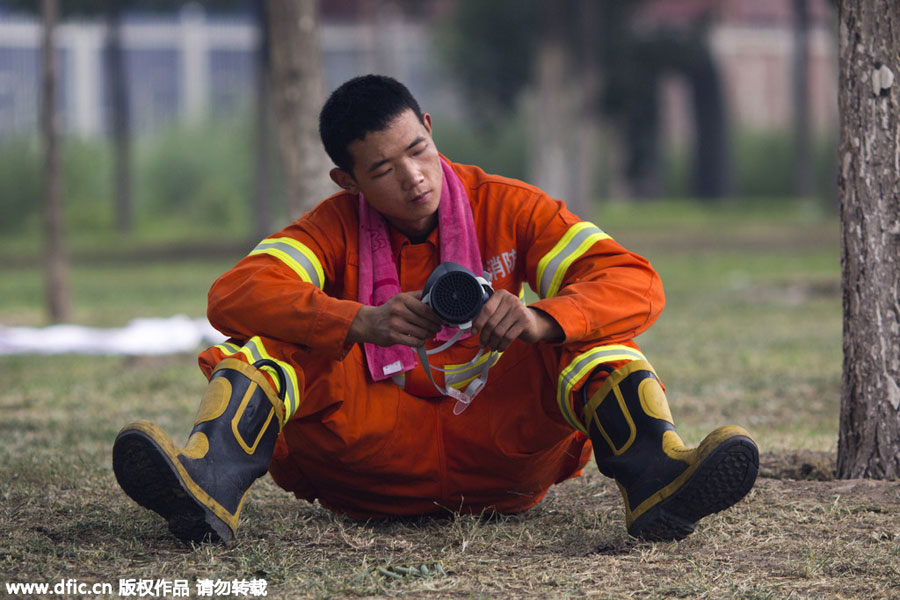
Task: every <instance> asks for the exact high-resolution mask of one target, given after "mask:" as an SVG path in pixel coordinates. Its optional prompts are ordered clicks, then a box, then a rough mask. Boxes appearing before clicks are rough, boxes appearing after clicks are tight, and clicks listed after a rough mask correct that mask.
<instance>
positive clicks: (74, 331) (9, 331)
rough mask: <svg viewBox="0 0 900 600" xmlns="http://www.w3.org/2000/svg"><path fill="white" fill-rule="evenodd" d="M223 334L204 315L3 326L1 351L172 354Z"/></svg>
mask: <svg viewBox="0 0 900 600" xmlns="http://www.w3.org/2000/svg"><path fill="white" fill-rule="evenodd" d="M223 341H225V336H223V335H222V334H221V333H219V332H218V331H216V330H215V329H213V327H212V325H210V324H209V322H208V321H207V320H206V319H205V318H200V319H191V318H189V317H186V316H184V315H175V316H174V317H171V318H168V319H163V318H159V319H157V318H152V319H134V320H133V321H131V322H130V323H129V324H128V325H126V326H125V327H120V328H115V329H97V328H94V327H83V326H81V325H52V326H50V327H4V326H3V325H0V355H3V354H130V355H152V354H174V353H178V352H196V351H197V350H200V349H202V348H205V347H208V346H213V345H215V344H221V343H222V342H223Z"/></svg>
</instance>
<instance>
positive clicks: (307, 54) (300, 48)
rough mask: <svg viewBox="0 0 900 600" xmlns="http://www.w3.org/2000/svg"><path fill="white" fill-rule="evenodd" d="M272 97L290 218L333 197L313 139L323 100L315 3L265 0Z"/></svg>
mask: <svg viewBox="0 0 900 600" xmlns="http://www.w3.org/2000/svg"><path fill="white" fill-rule="evenodd" d="M266 20H267V23H268V27H269V43H270V52H271V55H270V56H271V61H272V62H271V66H272V71H271V76H272V96H273V99H274V102H275V113H276V117H277V122H278V132H279V136H280V139H281V154H282V159H283V162H284V167H285V169H284V171H285V177H286V184H287V189H288V194H287V195H288V199H289V206H290V212H291V217H293V218H296V217H299V216H300V215H301V214H303V213H304V212H306V211H307V210H309V209H310V208H312V207H313V206H315V205H316V204H318V203H319V202H320V201H322V200H324V199H325V197H326V196H328V195H329V194H332V193H334V192H335V191H337V188H336V187H335V186H334V184H333V183H332V182H331V179H330V178H329V177H328V171H329V169H330V168H331V164H330V161H329V160H328V155H327V154H325V150H324V149H323V148H322V142H321V140H320V139H319V111H320V110H321V108H322V104H323V102H324V96H325V76H324V73H323V70H322V50H321V47H320V44H319V20H318V7H317V3H316V0H295V1H292V2H284V1H282V0H267V2H266Z"/></svg>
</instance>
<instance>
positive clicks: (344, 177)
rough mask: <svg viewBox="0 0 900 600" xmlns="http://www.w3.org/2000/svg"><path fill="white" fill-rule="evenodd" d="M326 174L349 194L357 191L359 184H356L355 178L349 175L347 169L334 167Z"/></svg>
mask: <svg viewBox="0 0 900 600" xmlns="http://www.w3.org/2000/svg"><path fill="white" fill-rule="evenodd" d="M328 175H329V176H330V177H331V180H332V181H333V182H335V183H336V184H338V185H339V186H340V187H342V188H344V189H345V190H347V191H348V192H350V193H351V194H358V193H359V186H357V185H356V180H355V179H354V178H353V175H351V174H350V173H348V172H347V171H345V170H343V169H338V168H337V167H335V168H334V169H332V170H331V171H329V172H328Z"/></svg>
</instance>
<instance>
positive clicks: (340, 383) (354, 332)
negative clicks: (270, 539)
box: [113, 75, 758, 541]
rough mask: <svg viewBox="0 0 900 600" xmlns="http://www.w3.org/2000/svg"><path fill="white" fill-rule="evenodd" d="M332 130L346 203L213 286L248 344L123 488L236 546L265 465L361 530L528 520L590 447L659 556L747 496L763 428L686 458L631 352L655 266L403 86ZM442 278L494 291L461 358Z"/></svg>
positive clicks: (368, 86)
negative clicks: (462, 147)
mask: <svg viewBox="0 0 900 600" xmlns="http://www.w3.org/2000/svg"><path fill="white" fill-rule="evenodd" d="M319 126H320V134H321V137H322V141H323V143H324V145H325V149H326V151H327V152H328V154H329V156H330V157H331V159H332V160H333V161H334V163H335V165H336V166H335V168H334V169H332V170H331V178H332V179H333V180H334V181H335V183H337V185H339V186H340V187H341V188H342V191H341V192H339V193H337V194H335V195H333V196H331V197H330V198H327V199H325V200H324V201H323V202H322V203H320V204H319V205H318V206H317V207H316V208H314V209H313V210H311V211H310V212H308V213H307V214H305V215H303V216H302V217H301V218H299V219H298V220H296V221H295V222H293V223H291V224H290V225H289V226H288V227H286V228H285V229H283V230H282V231H280V232H278V233H276V234H274V235H272V236H271V237H268V238H266V239H264V240H263V241H261V242H260V243H259V244H258V245H257V246H256V248H255V249H254V250H253V251H252V252H250V254H249V255H248V256H247V257H245V258H244V259H242V260H241V261H240V262H239V263H238V264H237V265H236V266H235V267H234V268H232V269H231V270H230V271H228V272H227V273H225V274H224V275H222V276H221V277H220V278H219V279H218V280H217V281H216V282H215V283H214V284H213V286H212V289H211V290H210V292H209V308H208V316H209V320H210V322H211V323H212V324H213V325H214V326H215V327H216V329H218V330H219V331H221V332H222V333H224V334H225V335H227V336H228V337H229V341H228V342H226V343H223V344H221V345H218V346H215V347H212V348H209V349H208V350H206V351H205V352H203V353H202V354H200V357H199V362H200V366H201V369H202V370H203V372H204V374H205V375H206V376H207V378H208V379H209V386H208V388H207V392H206V394H205V396H204V397H203V399H202V401H201V403H200V408H199V411H198V414H197V418H196V422H195V423H194V427H193V431H192V432H191V434H190V436H189V437H188V439H187V442H186V444H185V445H184V446H183V447H179V446H176V445H175V444H174V443H173V442H172V441H171V439H170V438H169V436H168V435H166V434H165V433H164V432H163V431H162V430H161V429H160V428H159V427H157V426H156V425H154V424H152V423H148V422H145V421H141V422H137V423H134V424H132V425H129V426H127V427H125V428H124V429H122V431H121V432H120V433H119V435H118V437H117V438H116V441H115V444H114V447H113V467H114V470H115V474H116V478H117V479H118V482H119V484H120V485H121V486H122V488H123V489H124V491H125V492H126V493H127V494H128V495H129V496H130V497H131V498H132V499H134V500H135V501H136V502H137V503H138V504H140V505H141V506H144V507H146V508H149V509H151V510H153V511H156V512H157V513H159V514H160V515H161V516H162V517H163V518H165V519H166V520H167V521H168V525H169V529H170V530H171V531H172V533H173V534H174V535H175V536H177V537H178V538H180V539H182V540H191V541H201V540H223V541H227V540H229V539H231V538H232V537H233V536H234V534H235V530H236V528H237V525H238V517H239V514H240V511H241V506H242V504H243V502H244V497H245V496H246V494H247V491H248V490H249V489H250V486H251V485H252V484H253V482H254V481H255V480H256V479H257V478H259V477H261V476H262V475H263V474H265V473H266V471H268V472H270V473H271V475H272V478H273V479H274V480H275V482H276V483H277V484H278V485H279V486H281V487H283V488H284V489H286V490H288V491H291V492H293V493H294V494H295V495H296V496H297V497H298V498H302V499H304V500H308V501H313V500H316V499H317V500H318V501H319V502H320V503H321V504H322V505H323V506H325V507H327V508H329V509H331V510H334V511H337V512H341V513H345V514H348V515H351V516H353V517H357V518H372V517H389V516H394V515H422V514H435V513H446V512H447V511H448V510H449V511H456V512H463V513H482V512H485V511H487V512H499V513H517V512H521V511H524V510H527V509H528V508H530V507H532V506H534V505H536V504H537V503H538V502H540V500H541V498H542V497H543V496H544V494H546V492H547V490H548V488H549V487H550V486H551V485H553V484H555V483H560V482H563V481H565V480H566V479H568V478H570V477H574V476H577V475H579V474H580V472H581V469H582V468H583V467H584V466H585V464H586V463H587V462H588V460H589V458H590V453H591V451H593V453H594V456H595V458H596V463H597V466H598V468H599V469H600V471H601V472H602V473H603V474H605V475H607V476H609V477H612V478H614V479H615V481H616V482H617V483H618V485H619V488H620V489H621V491H622V495H623V497H624V503H625V516H626V526H627V528H628V533H630V534H631V535H633V536H635V537H638V538H642V539H649V540H663V539H678V538H682V537H684V536H686V535H687V534H689V533H691V532H692V531H693V530H694V525H695V523H696V522H697V521H698V520H699V519H701V518H703V517H705V516H707V515H709V514H711V513H714V512H717V511H721V510H723V509H725V508H728V507H729V506H731V505H733V504H734V503H736V502H737V501H738V500H740V499H741V498H742V497H743V496H744V495H745V494H747V492H748V491H749V490H750V488H751V487H752V486H753V483H754V481H755V479H756V473H757V468H758V451H757V447H756V445H755V443H754V442H753V441H752V439H751V438H750V436H749V434H748V433H747V432H746V431H744V430H743V429H741V428H740V427H736V426H729V427H722V428H720V429H717V430H715V431H713V432H712V433H710V434H709V435H708V436H707V437H706V438H705V439H704V440H703V441H702V442H701V443H700V445H699V446H698V447H697V448H686V447H685V446H684V445H683V443H682V440H681V438H680V437H679V436H678V433H677V432H676V431H675V427H674V426H673V420H672V415H671V413H670V412H669V407H668V404H667V402H666V396H665V393H664V391H663V386H662V384H661V383H660V379H659V377H658V375H657V374H656V372H655V371H654V369H653V367H652V366H651V364H650V363H649V362H648V360H647V358H646V357H645V356H644V355H643V353H642V352H641V350H640V348H639V347H638V346H637V344H635V343H634V341H633V338H634V337H636V336H637V335H638V334H640V333H641V332H643V331H645V330H646V329H647V328H648V327H650V325H651V324H652V323H653V322H654V320H655V319H656V318H657V317H658V315H659V313H660V311H661V310H662V308H663V304H664V299H663V290H662V285H661V283H660V279H659V277H658V275H657V274H656V272H655V271H654V270H653V269H652V267H651V266H650V264H649V263H648V262H647V261H646V260H645V259H643V258H641V257H640V256H637V255H635V254H632V253H631V252H629V251H627V250H625V249H624V248H623V247H622V246H620V245H619V244H618V243H616V242H615V241H614V240H613V239H612V238H611V237H610V236H609V235H607V234H606V233H605V232H604V231H603V230H601V229H600V228H598V227H597V226H596V225H594V224H592V223H589V222H587V221H582V220H581V219H579V218H578V217H576V216H575V215H573V214H572V213H571V212H569V211H568V210H567V209H566V207H565V205H564V204H563V203H562V202H559V201H557V200H553V199H551V198H550V197H549V196H548V195H547V194H545V193H544V192H542V191H541V190H539V189H538V188H536V187H534V186H531V185H528V184H526V183H523V182H520V181H516V180H513V179H508V178H504V177H499V176H496V175H489V174H486V173H484V172H483V171H482V170H481V169H479V168H477V167H474V166H469V165H462V164H456V163H453V162H450V160H449V159H447V158H446V157H444V156H443V155H441V154H439V152H438V148H437V147H436V146H435V141H434V139H433V138H432V122H431V117H430V116H429V115H428V114H427V113H422V112H421V111H420V108H419V105H418V104H417V102H416V100H415V99H414V98H413V97H412V95H411V94H410V93H409V91H408V90H407V88H406V87H404V86H403V85H402V84H400V83H399V82H397V81H395V80H393V79H390V78H387V77H382V76H374V75H369V76H365V77H358V78H355V79H352V80H350V81H348V82H346V83H345V84H343V85H342V86H341V87H340V88H338V89H337V90H336V91H335V92H334V93H333V94H332V95H331V97H330V98H329V99H328V101H327V102H326V104H325V106H324V108H323V109H322V112H321V115H320V122H319ZM444 261H452V262H454V263H458V264H460V265H462V266H463V267H466V268H467V269H469V270H470V271H471V272H473V273H474V274H476V275H478V276H481V275H482V274H483V275H484V280H483V281H484V282H485V283H488V284H489V286H490V288H492V290H493V293H492V294H491V295H490V296H489V297H488V298H487V300H486V301H485V302H484V304H483V306H482V307H481V309H480V312H478V313H477V315H476V316H475V317H474V319H473V321H472V322H471V323H470V324H467V326H465V331H466V332H467V333H468V334H469V335H468V336H463V337H462V338H461V339H459V340H458V341H456V343H452V344H451V343H450V342H452V341H453V337H452V336H453V333H454V332H455V331H456V330H454V329H453V328H451V327H447V326H446V323H444V322H442V321H441V320H440V319H439V318H438V317H437V316H436V314H435V312H434V311H433V310H432V308H431V306H430V305H429V304H426V303H425V302H423V296H422V290H423V287H424V286H425V283H426V281H427V280H428V277H429V275H430V274H431V273H432V271H434V269H435V268H436V267H438V265H439V264H441V263H442V262H444ZM526 283H527V284H528V285H529V286H530V287H531V288H532V289H533V290H534V291H535V292H536V293H537V295H538V296H539V299H538V300H537V301H535V302H533V303H532V304H530V305H528V306H526V305H525V304H524V303H523V302H522V300H521V297H522V289H523V286H524V285H525V284H526ZM485 289H487V288H485ZM448 344H449V347H447V348H446V349H444V350H441V351H439V352H435V353H432V354H431V355H424V352H421V353H418V355H417V352H418V349H420V348H423V347H424V349H423V350H433V349H436V348H440V347H442V346H448ZM479 350H481V351H482V352H481V354H480V355H479ZM419 355H421V356H427V359H428V360H427V361H425V360H420V359H419V358H418V356H419ZM473 357H477V359H476V360H472V359H473ZM423 363H424V364H423ZM438 369H444V370H443V371H441V370H438ZM473 382H474V383H473ZM479 387H480V388H482V389H480V390H479V389H478V388H479Z"/></svg>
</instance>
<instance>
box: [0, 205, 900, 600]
mask: <svg viewBox="0 0 900 600" xmlns="http://www.w3.org/2000/svg"><path fill="white" fill-rule="evenodd" d="M595 221H596V222H597V223H598V224H599V225H600V226H601V227H603V228H604V229H605V230H606V231H607V232H609V233H610V234H611V235H613V236H614V237H615V238H617V239H618V240H619V241H621V242H622V243H624V244H625V245H626V247H629V248H631V249H633V250H635V251H636V252H639V253H641V254H643V255H645V256H647V257H648V258H649V259H650V260H651V262H652V263H653V264H654V266H656V268H657V269H658V270H659V271H660V273H661V275H662V277H663V281H664V283H665V285H666V290H667V297H668V305H667V308H666V311H665V312H664V313H663V316H662V317H661V319H660V321H659V322H658V323H657V325H655V326H654V327H653V328H652V329H651V330H650V331H649V332H648V333H646V334H645V335H644V336H642V338H641V339H640V340H639V341H640V343H641V344H642V347H643V349H644V351H645V353H646V354H647V355H648V357H649V358H650V360H651V361H652V362H653V363H654V365H655V366H656V368H657V370H658V372H659V373H660V375H661V376H662V378H663V380H664V381H665V383H666V384H667V387H668V392H669V396H670V402H671V405H672V411H673V413H674V415H675V419H676V422H677V423H678V425H679V428H680V431H681V433H682V436H683V437H684V438H685V439H686V441H689V442H692V443H696V442H697V441H699V440H700V439H701V438H702V436H703V435H704V433H705V432H706V431H707V430H708V429H710V428H712V427H715V426H717V425H720V424H725V423H738V424H742V425H744V426H745V427H747V428H748V429H749V430H750V431H751V433H752V434H753V435H754V436H755V437H756V438H757V440H758V441H759V443H760V446H761V449H762V451H763V453H764V459H763V469H762V472H763V475H764V476H763V477H761V478H760V480H759V481H758V483H757V486H756V488H755V489H754V490H753V491H752V492H751V494H750V495H749V496H748V498H747V499H746V500H745V501H743V502H741V503H740V504H739V505H738V506H736V507H735V508H734V509H732V510H730V511H727V512H726V513H724V514H720V515H715V516H713V517H710V518H708V519H706V520H704V521H703V522H702V523H701V524H700V526H699V527H698V531H697V532H696V533H695V534H694V535H692V536H690V537H689V538H687V539H686V540H684V541H681V542H678V543H655V544H653V543H638V542H636V541H635V540H633V539H629V538H628V537H627V535H626V534H625V532H624V518H623V514H622V508H621V500H620V497H619V492H618V490H617V489H616V487H615V485H614V484H613V483H612V482H611V481H609V480H607V479H605V478H604V477H602V476H601V475H599V474H598V473H597V472H596V470H595V469H593V467H591V468H589V469H588V470H587V471H586V474H585V476H584V477H581V478H578V479H576V480H572V481H569V482H566V483H565V484H562V485H559V486H556V487H554V488H553V489H551V491H550V493H549V494H548V496H547V498H546V500H545V501H544V502H542V503H541V504H540V505H539V506H538V507H536V508H535V509H532V510H531V511H528V512H527V513H524V514H522V515H517V516H510V517H500V518H494V519H481V518H478V517H472V516H452V515H450V516H448V517H447V518H444V519H434V518H424V519H411V520H409V519H407V520H396V521H389V522H370V523H358V522H354V521H352V520H349V519H346V518H344V517H340V516H335V515H333V514H331V513H329V512H328V511H326V510H324V509H323V508H321V507H320V506H318V505H309V504H306V503H301V502H298V501H296V500H294V499H293V497H292V496H290V495H288V494H286V493H284V492H282V491H281V490H280V489H278V488H277V487H276V486H275V485H274V484H273V483H272V482H271V480H270V479H268V478H264V479H263V480H262V481H260V482H259V483H257V484H256V486H255V487H254V488H253V489H252V491H251V493H250V495H249V499H248V503H247V505H246V507H245V510H244V512H243V514H242V524H241V529H240V530H239V532H238V537H237V538H236V540H235V541H234V542H233V543H231V544H230V545H228V546H209V545H204V546H199V547H185V546H183V545H182V544H180V543H179V542H177V541H176V540H174V539H173V538H171V537H170V536H169V535H168V532H167V530H166V528H165V525H164V523H163V522H162V520H161V519H159V518H158V517H156V516H155V515H153V514H151V513H149V512H147V511H145V510H143V509H141V508H139V507H138V506H136V505H134V504H133V503H132V502H131V501H130V500H129V499H128V498H127V497H126V496H125V495H124V494H123V493H122V492H121V491H120V490H119V488H118V487H117V485H116V483H115V480H114V477H113V475H112V471H111V465H110V447H111V443H112V440H113V438H114V437H115V435H116V432H117V431H118V429H119V428H120V427H121V426H122V425H124V424H125V423H127V422H129V421H131V420H135V419H137V418H143V419H150V420H153V421H155V422H157V423H158V424H159V425H161V426H162V427H163V428H164V429H166V430H168V431H169V432H171V433H172V434H173V437H174V438H175V439H176V441H177V442H179V443H180V442H183V441H184V437H185V436H186V434H187V433H188V429H189V426H190V423H191V422H192V419H193V415H194V412H195V410H196V406H197V402H198V401H199V398H200V396H201V395H202V393H203V389H204V387H205V381H204V380H203V377H202V375H201V374H200V373H199V370H198V369H197V368H196V361H195V357H194V356H193V355H173V356H165V357H155V358H128V357H84V356H54V357H44V358H42V357H35V356H7V357H0V390H2V391H0V439H2V441H3V444H2V446H0V597H4V596H3V594H6V597H17V595H16V594H11V593H9V592H8V591H7V590H6V588H5V587H3V586H5V584H6V583H9V582H49V583H51V584H55V583H57V582H59V581H60V580H63V579H68V578H77V579H78V580H79V581H80V582H86V583H88V584H94V583H98V582H99V583H104V582H108V583H111V584H112V585H113V588H114V591H113V594H112V595H111V596H110V597H120V596H118V595H117V594H118V592H119V591H120V587H119V585H120V583H119V582H120V580H138V579H149V580H152V581H160V580H168V581H170V582H171V581H174V580H187V581H188V582H189V586H190V593H191V597H199V596H200V594H199V593H198V592H199V590H198V588H197V582H198V580H202V579H211V580H213V581H215V580H220V581H223V582H224V581H228V582H231V581H234V580H237V581H246V582H249V581H251V580H265V581H266V584H267V590H266V591H267V593H268V595H267V597H270V598H296V597H316V598H328V597H408V598H421V597H429V598H446V597H452V598H568V597H571V598H582V597H585V596H587V597H592V598H635V597H639V598H672V597H678V598H746V599H751V598H752V599H761V598H859V597H866V598H891V597H897V596H898V594H900V569H898V567H897V564H898V563H900V561H898V559H900V503H898V499H900V484H898V483H893V482H873V481H849V482H848V481H834V480H829V479H830V475H831V473H830V469H831V468H832V467H833V459H834V456H833V455H834V452H835V449H836V446H837V425H838V410H839V396H840V369H841V306H840V281H839V279H840V272H839V264H838V258H839V257H838V225H837V221H836V219H835V218H834V217H830V216H827V215H824V216H823V215H821V214H819V213H817V212H815V211H810V210H809V209H808V207H805V206H804V205H802V204H797V203H785V204H781V205H778V204H773V203H769V204H764V205H757V206H754V207H751V208H738V207H727V206H726V207H718V208H716V209H714V210H705V209H702V208H700V207H697V206H696V205H692V204H687V203H685V204H674V205H660V204H652V205H649V204H648V205H643V204H640V205H633V206H631V207H626V206H618V205H612V206H608V207H604V208H603V209H602V210H601V211H600V214H599V215H598V216H597V217H596V219H595ZM193 250H196V249H193ZM243 251H244V249H243V248H240V247H236V248H231V249H229V248H222V249H218V250H217V251H215V252H212V253H205V254H204V255H203V256H202V257H200V258H197V257H196V255H197V252H193V251H192V249H183V250H179V251H159V249H158V248H157V249H155V250H154V251H152V252H151V251H149V250H148V249H147V248H137V249H135V248H131V249H130V250H129V251H128V252H127V253H125V255H124V256H119V257H118V258H116V259H115V260H113V259H110V258H108V257H105V256H104V255H103V254H102V253H101V252H98V251H96V249H95V250H92V252H83V253H82V254H81V255H80V256H81V258H80V259H79V258H78V256H79V254H78V253H77V252H76V265H75V268H74V269H73V271H72V285H73V290H74V298H75V303H76V312H75V314H76V320H77V321H78V322H79V323H83V324H92V325H99V326H114V325H121V324H124V323H125V322H126V321H127V320H128V319H130V318H133V317H141V316H170V315H172V314H177V313H184V314H188V315H189V316H192V317H196V316H201V315H202V314H203V312H204V302H205V294H206V290H207V288H208V287H209V284H210V283H211V282H212V281H213V279H214V278H215V277H216V276H217V275H218V274H219V273H220V272H222V271H223V270H225V269H227V268H228V267H229V266H230V265H231V264H233V263H234V262H235V261H236V260H237V259H238V258H239V257H240V256H241V253H242V252H243ZM191 256H194V258H191ZM4 257H6V258H9V257H13V259H10V260H2V259H3V258H4ZM40 287H41V278H40V274H39V271H38V266H37V262H36V261H35V260H34V259H33V257H30V256H29V255H27V254H22V253H19V254H16V252H15V251H14V250H12V249H10V245H9V244H7V245H4V244H3V243H0V324H3V325H40V324H42V316H41V312H40V309H39V306H40ZM788 475H794V476H797V477H801V478H814V479H821V480H822V481H812V480H803V481H801V480H796V479H786V478H785V477H786V476H788ZM423 566H424V569H423V568H422V567H423ZM220 591H222V589H220ZM19 595H21V594H19ZM231 596H232V597H234V596H236V595H235V594H231ZM32 597H33V596H32ZM72 597H78V595H77V594H73V595H72ZM85 597H95V596H87V595H85ZM220 597H227V595H225V594H222V595H221V596H220Z"/></svg>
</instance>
